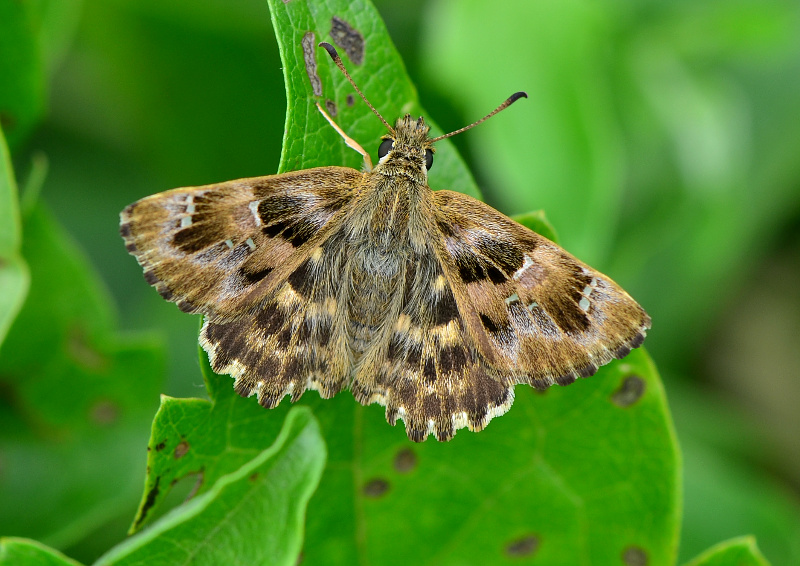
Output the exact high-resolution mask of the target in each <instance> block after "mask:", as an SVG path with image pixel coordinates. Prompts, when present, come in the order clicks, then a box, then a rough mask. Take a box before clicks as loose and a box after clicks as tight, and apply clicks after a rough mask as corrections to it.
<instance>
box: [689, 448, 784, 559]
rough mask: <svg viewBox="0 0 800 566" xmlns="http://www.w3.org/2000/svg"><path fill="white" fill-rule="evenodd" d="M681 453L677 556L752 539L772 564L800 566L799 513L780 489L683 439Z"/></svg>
mask: <svg viewBox="0 0 800 566" xmlns="http://www.w3.org/2000/svg"><path fill="white" fill-rule="evenodd" d="M682 439H683V441H682V443H681V444H682V448H683V451H684V454H685V471H684V474H685V477H686V480H685V486H686V488H685V491H686V500H685V503H684V508H685V512H684V520H683V526H682V528H681V557H682V559H684V560H686V559H689V558H691V557H692V556H694V555H696V554H699V553H700V552H701V551H702V550H703V549H705V548H708V546H709V545H711V544H714V543H715V542H716V541H720V540H725V539H728V538H731V537H734V536H737V535H740V534H741V533H743V532H746V533H750V534H753V535H754V536H755V537H756V538H757V540H758V546H759V548H760V549H761V551H763V552H764V555H765V556H767V557H769V559H770V561H771V562H772V563H774V564H786V565H796V564H800V511H798V508H797V504H796V502H795V498H794V497H793V496H792V494H791V493H790V492H788V490H787V489H786V488H785V487H782V486H779V485H777V484H776V482H774V481H773V480H772V479H771V478H768V477H764V476H762V475H760V474H758V473H757V471H755V470H753V469H752V468H750V467H748V466H747V465H745V464H743V463H742V462H741V461H739V460H736V459H735V458H731V457H728V456H725V455H723V454H720V453H718V452H715V451H713V450H709V448H708V447H707V446H704V445H702V444H700V443H698V442H696V441H694V440H693V439H692V437H691V436H689V435H683V436H682Z"/></svg>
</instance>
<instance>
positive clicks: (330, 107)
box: [325, 99, 337, 116]
mask: <svg viewBox="0 0 800 566" xmlns="http://www.w3.org/2000/svg"><path fill="white" fill-rule="evenodd" d="M325 110H327V111H328V114H330V115H331V116H336V113H337V110H336V103H335V102H334V101H333V100H328V99H326V100H325Z"/></svg>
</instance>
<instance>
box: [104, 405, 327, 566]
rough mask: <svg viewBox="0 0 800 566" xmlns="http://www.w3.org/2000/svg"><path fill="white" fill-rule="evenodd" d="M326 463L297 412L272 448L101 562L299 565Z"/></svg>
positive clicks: (314, 428) (305, 413) (307, 419)
mask: <svg viewBox="0 0 800 566" xmlns="http://www.w3.org/2000/svg"><path fill="white" fill-rule="evenodd" d="M176 424H177V423H176ZM217 432H218V433H219V432H220V431H217ZM227 432H231V431H230V430H228V431H227ZM217 435H218V436H219V434H217ZM197 449H198V447H192V448H187V450H188V451H196V450H197ZM171 457H174V456H171ZM324 466H325V444H324V442H323V440H322V437H321V436H320V432H319V426H318V425H317V423H316V421H315V420H314V417H313V416H312V415H311V411H309V410H308V409H306V408H302V407H298V408H296V409H294V410H292V411H291V412H290V413H289V414H288V416H287V417H286V422H285V424H284V426H283V429H282V430H281V433H280V435H279V436H278V438H277V440H276V441H275V443H274V444H273V445H272V447H270V448H268V449H266V450H263V451H261V452H260V453H258V454H257V455H256V456H255V458H253V459H252V460H250V461H248V462H246V463H245V464H244V465H242V466H241V467H240V468H238V469H237V470H235V471H234V472H232V473H230V474H228V475H225V476H222V477H220V478H219V479H218V480H217V481H216V482H215V483H214V485H213V486H212V487H211V488H210V489H209V490H208V491H206V492H205V493H203V494H202V495H200V496H198V497H195V498H194V499H192V500H191V501H189V502H188V503H186V504H184V505H182V506H180V507H178V508H176V509H174V510H173V511H172V512H171V513H170V514H169V515H167V516H165V517H163V518H162V519H160V520H159V521H158V522H157V523H155V524H154V525H153V526H152V527H151V528H149V529H147V530H145V531H144V532H142V533H140V534H138V535H136V536H134V537H132V538H130V539H128V540H126V541H125V542H123V543H122V544H120V545H119V546H117V547H116V548H114V549H113V550H111V551H110V552H109V553H108V554H106V555H104V556H103V557H101V558H100V559H99V560H98V561H97V563H96V564H97V566H102V565H112V564H113V565H136V564H140V565H149V564H153V563H157V564H189V563H191V564H287V565H293V564H296V563H297V559H298V556H299V554H300V546H301V543H302V532H303V518H304V512H305V508H306V504H307V503H308V499H309V498H310V497H311V494H312V493H313V491H314V488H316V486H317V483H318V482H319V477H320V475H321V474H322V470H323V468H324Z"/></svg>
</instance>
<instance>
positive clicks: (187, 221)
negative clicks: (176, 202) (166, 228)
mask: <svg viewBox="0 0 800 566" xmlns="http://www.w3.org/2000/svg"><path fill="white" fill-rule="evenodd" d="M191 225H192V217H191V216H184V217H183V218H181V228H188V227H189V226H191Z"/></svg>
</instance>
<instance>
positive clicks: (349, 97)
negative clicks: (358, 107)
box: [347, 94, 356, 106]
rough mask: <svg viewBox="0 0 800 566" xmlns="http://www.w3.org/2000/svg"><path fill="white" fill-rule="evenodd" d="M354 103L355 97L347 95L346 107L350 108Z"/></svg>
mask: <svg viewBox="0 0 800 566" xmlns="http://www.w3.org/2000/svg"><path fill="white" fill-rule="evenodd" d="M355 103H356V97H355V96H353V95H352V94H348V95H347V105H348V106H352V105H353V104H355Z"/></svg>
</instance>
